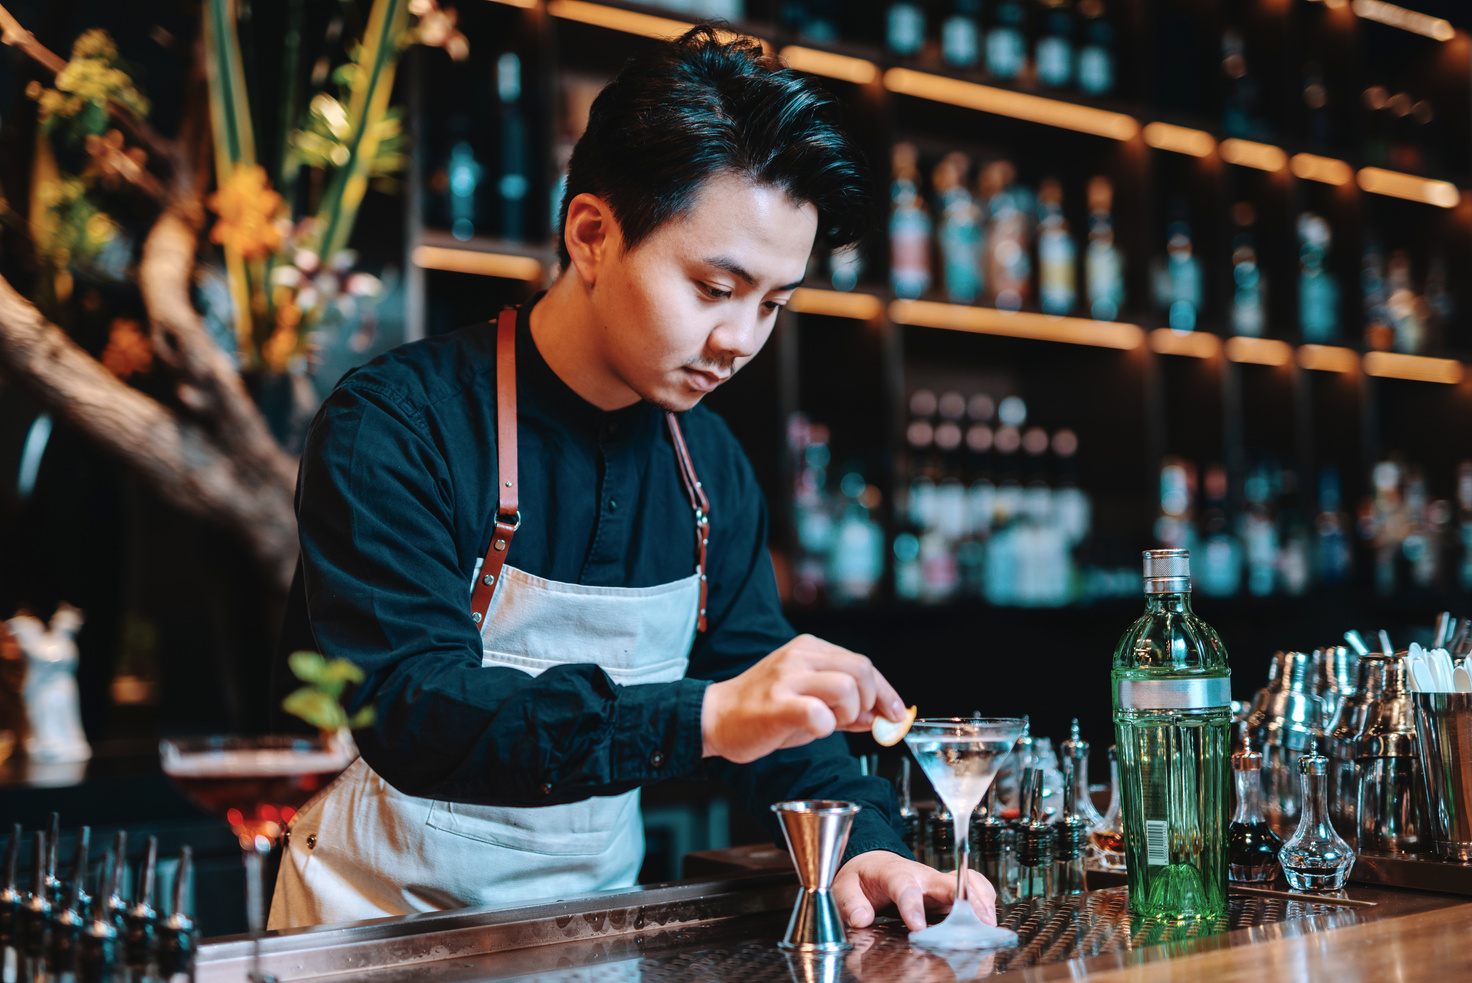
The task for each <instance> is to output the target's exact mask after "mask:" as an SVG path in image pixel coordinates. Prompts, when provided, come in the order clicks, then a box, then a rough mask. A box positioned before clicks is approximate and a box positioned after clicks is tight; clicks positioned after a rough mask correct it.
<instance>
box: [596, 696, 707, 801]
mask: <svg viewBox="0 0 1472 983" xmlns="http://www.w3.org/2000/svg"><path fill="white" fill-rule="evenodd" d="M709 685H710V682H709V680H705V679H680V680H677V681H675V682H673V683H666V684H656V685H651V686H628V687H625V688H624V690H623V692H622V693H621V694H620V695H619V710H618V726H617V736H616V738H615V739H616V741H617V744H618V752H617V755H616V760H617V762H618V768H617V777H618V779H619V780H620V781H632V782H640V783H644V782H650V781H658V780H660V779H665V778H693V777H697V776H699V774H700V773H701V771H702V767H703V766H702V763H701V762H702V760H703V758H704V751H705V737H704V735H703V734H702V733H701V729H700V713H701V708H702V707H703V706H704V704H705V688H706V687H707V686H709ZM672 690H673V697H674V698H673V699H671V695H672V693H671V691H672Z"/></svg>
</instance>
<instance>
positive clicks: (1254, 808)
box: [1232, 769, 1264, 825]
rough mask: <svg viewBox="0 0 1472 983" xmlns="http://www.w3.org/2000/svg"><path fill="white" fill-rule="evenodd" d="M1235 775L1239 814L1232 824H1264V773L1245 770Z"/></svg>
mask: <svg viewBox="0 0 1472 983" xmlns="http://www.w3.org/2000/svg"><path fill="white" fill-rule="evenodd" d="M1233 775H1234V776H1235V777H1236V779H1237V812H1236V814H1235V815H1233V816H1232V822H1234V823H1243V824H1246V825H1252V824H1253V823H1261V822H1263V821H1264V820H1263V815H1262V772H1261V771H1257V770H1248V769H1243V770H1242V771H1236V772H1233Z"/></svg>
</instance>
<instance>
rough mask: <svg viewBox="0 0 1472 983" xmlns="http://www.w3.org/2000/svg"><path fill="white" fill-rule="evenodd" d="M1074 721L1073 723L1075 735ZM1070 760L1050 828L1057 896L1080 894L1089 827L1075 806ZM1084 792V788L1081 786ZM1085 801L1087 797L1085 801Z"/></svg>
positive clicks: (1075, 785) (1065, 763) (1065, 760)
mask: <svg viewBox="0 0 1472 983" xmlns="http://www.w3.org/2000/svg"><path fill="white" fill-rule="evenodd" d="M1077 727H1078V721H1076V720H1075V721H1074V728H1075V732H1076V731H1077ZM1073 768H1074V765H1073V759H1072V758H1071V757H1068V756H1066V755H1065V756H1064V758H1063V815H1062V816H1060V817H1059V819H1058V821H1057V822H1055V823H1054V824H1053V836H1054V842H1053V891H1054V892H1055V893H1056V894H1058V895H1060V896H1061V895H1065V894H1083V893H1084V849H1085V848H1086V847H1087V846H1088V842H1089V832H1090V830H1092V829H1093V825H1094V824H1093V823H1091V822H1090V821H1089V818H1088V817H1087V816H1085V815H1084V813H1083V811H1082V809H1081V808H1080V806H1079V798H1078V782H1077V781H1075V779H1074V771H1073ZM1085 788H1087V786H1085ZM1085 801H1087V795H1086V797H1085Z"/></svg>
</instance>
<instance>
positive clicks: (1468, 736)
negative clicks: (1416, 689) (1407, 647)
mask: <svg viewBox="0 0 1472 983" xmlns="http://www.w3.org/2000/svg"><path fill="white" fill-rule="evenodd" d="M1412 698H1413V700H1414V701H1415V708H1416V736H1417V742H1416V743H1417V748H1418V750H1419V752H1420V761H1421V768H1422V774H1424V775H1425V776H1426V792H1427V798H1428V800H1429V801H1428V803H1427V806H1428V810H1429V813H1430V815H1429V817H1428V818H1429V819H1430V831H1431V845H1432V849H1433V850H1434V851H1435V852H1436V854H1437V856H1439V857H1441V858H1443V859H1445V860H1455V861H1458V862H1460V863H1468V862H1472V694H1469V693H1413V694H1412Z"/></svg>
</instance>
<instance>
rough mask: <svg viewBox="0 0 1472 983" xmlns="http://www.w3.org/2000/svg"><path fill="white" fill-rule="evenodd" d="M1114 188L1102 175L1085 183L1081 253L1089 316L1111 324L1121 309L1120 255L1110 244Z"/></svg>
mask: <svg viewBox="0 0 1472 983" xmlns="http://www.w3.org/2000/svg"><path fill="white" fill-rule="evenodd" d="M1113 207H1114V186H1113V185H1112V184H1111V183H1110V182H1109V179H1108V178H1106V177H1104V176H1103V175H1096V176H1095V177H1093V178H1091V179H1090V180H1089V247H1088V250H1087V251H1086V252H1085V253H1084V282H1085V284H1086V286H1087V288H1088V292H1089V313H1090V314H1091V315H1092V316H1093V317H1094V318H1095V319H1096V320H1099V321H1113V320H1114V319H1115V318H1117V317H1119V311H1120V309H1121V308H1122V307H1123V306H1124V253H1122V252H1121V251H1120V249H1119V247H1118V246H1116V245H1115V244H1114V217H1113V214H1112V210H1113Z"/></svg>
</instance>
